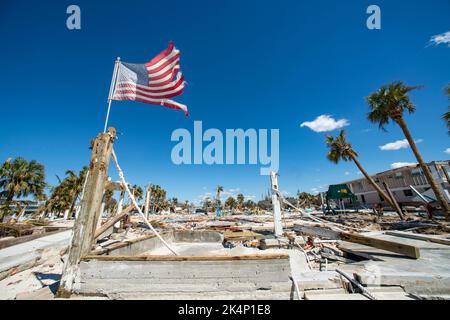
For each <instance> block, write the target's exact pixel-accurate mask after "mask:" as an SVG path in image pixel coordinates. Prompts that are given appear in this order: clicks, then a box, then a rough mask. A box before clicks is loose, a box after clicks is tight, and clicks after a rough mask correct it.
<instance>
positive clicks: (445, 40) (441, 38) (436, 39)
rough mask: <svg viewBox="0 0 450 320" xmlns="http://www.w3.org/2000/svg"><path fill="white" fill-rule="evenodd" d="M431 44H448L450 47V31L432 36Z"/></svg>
mask: <svg viewBox="0 0 450 320" xmlns="http://www.w3.org/2000/svg"><path fill="white" fill-rule="evenodd" d="M430 44H434V45H435V46H437V45H440V44H447V45H448V47H449V48H450V31H447V32H444V33H441V34H437V35H435V36H432V37H431V39H430Z"/></svg>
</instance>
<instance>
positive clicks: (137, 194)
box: [130, 184, 144, 201]
mask: <svg viewBox="0 0 450 320" xmlns="http://www.w3.org/2000/svg"><path fill="white" fill-rule="evenodd" d="M130 191H131V193H132V194H133V196H134V198H135V199H136V201H140V200H142V198H143V196H144V190H142V188H141V187H140V186H138V185H136V184H135V185H133V186H132V187H131V189H130Z"/></svg>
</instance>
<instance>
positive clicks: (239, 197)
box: [236, 193, 245, 209]
mask: <svg viewBox="0 0 450 320" xmlns="http://www.w3.org/2000/svg"><path fill="white" fill-rule="evenodd" d="M236 200H237V205H238V207H239V209H242V206H243V205H244V201H245V197H244V195H243V194H242V193H239V194H238V195H237V196H236Z"/></svg>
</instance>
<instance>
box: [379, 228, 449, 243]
mask: <svg viewBox="0 0 450 320" xmlns="http://www.w3.org/2000/svg"><path fill="white" fill-rule="evenodd" d="M385 234H387V235H388V236H395V237H401V238H408V239H415V240H422V241H429V242H434V243H439V244H443V245H447V246H450V240H448V239H443V238H434V237H429V236H425V235H421V234H415V233H406V232H401V231H386V232H385Z"/></svg>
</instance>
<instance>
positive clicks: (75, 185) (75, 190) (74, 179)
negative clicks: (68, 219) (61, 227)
mask: <svg viewBox="0 0 450 320" xmlns="http://www.w3.org/2000/svg"><path fill="white" fill-rule="evenodd" d="M87 172H88V167H87V166H84V167H83V168H82V169H81V170H80V172H78V175H77V174H76V173H75V172H74V171H72V170H67V171H66V175H68V177H67V178H66V179H65V180H66V182H65V183H66V190H67V192H68V193H70V195H71V198H72V203H71V205H70V209H69V213H71V214H73V215H74V214H75V212H74V208H75V205H76V202H77V201H78V198H79V197H80V195H81V192H82V191H83V186H84V182H85V179H86V175H87Z"/></svg>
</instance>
